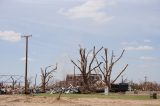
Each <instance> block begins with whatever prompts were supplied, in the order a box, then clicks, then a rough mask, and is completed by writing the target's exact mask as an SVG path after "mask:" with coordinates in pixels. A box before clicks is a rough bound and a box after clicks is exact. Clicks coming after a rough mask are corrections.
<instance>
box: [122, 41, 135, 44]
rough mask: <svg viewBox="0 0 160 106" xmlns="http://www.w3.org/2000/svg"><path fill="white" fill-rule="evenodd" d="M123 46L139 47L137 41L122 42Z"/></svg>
mask: <svg viewBox="0 0 160 106" xmlns="http://www.w3.org/2000/svg"><path fill="white" fill-rule="evenodd" d="M121 44H122V45H137V44H138V42H137V41H132V42H121Z"/></svg>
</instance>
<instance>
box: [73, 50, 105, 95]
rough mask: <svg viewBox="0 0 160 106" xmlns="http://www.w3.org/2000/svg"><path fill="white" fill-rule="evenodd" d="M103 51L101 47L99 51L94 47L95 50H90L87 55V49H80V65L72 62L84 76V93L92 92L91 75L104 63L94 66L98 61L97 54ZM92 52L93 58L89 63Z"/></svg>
mask: <svg viewBox="0 0 160 106" xmlns="http://www.w3.org/2000/svg"><path fill="white" fill-rule="evenodd" d="M102 49H103V47H101V48H100V49H99V50H98V51H96V49H95V47H93V50H90V51H89V52H87V53H86V49H85V48H82V47H80V50H79V54H80V59H79V60H78V63H76V62H74V61H73V60H71V62H72V63H73V64H74V65H75V66H76V67H77V68H78V69H79V71H80V72H81V74H82V77H83V87H84V90H85V91H84V92H88V91H91V89H90V79H89V77H90V74H91V72H92V71H93V70H95V69H96V68H98V67H99V66H100V65H101V64H102V62H100V63H98V64H97V65H95V64H94V66H93V62H94V61H95V59H96V56H97V54H98V53H99V52H100V51H101V50H102ZM91 52H92V57H91V60H90V61H89V58H88V57H89V55H90V53H91Z"/></svg>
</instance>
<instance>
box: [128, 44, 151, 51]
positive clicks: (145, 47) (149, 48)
mask: <svg viewBox="0 0 160 106" xmlns="http://www.w3.org/2000/svg"><path fill="white" fill-rule="evenodd" d="M125 49H126V50H138V51H139V50H142V51H143V50H153V49H154V48H153V47H152V46H147V45H146V46H137V47H135V46H129V47H126V48H125Z"/></svg>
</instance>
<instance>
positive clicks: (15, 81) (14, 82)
mask: <svg viewBox="0 0 160 106" xmlns="http://www.w3.org/2000/svg"><path fill="white" fill-rule="evenodd" d="M11 79H12V89H13V90H14V88H15V85H16V83H17V80H15V79H14V78H13V77H12V76H11Z"/></svg>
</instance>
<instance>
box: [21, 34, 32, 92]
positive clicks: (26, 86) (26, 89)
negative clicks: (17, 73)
mask: <svg viewBox="0 0 160 106" xmlns="http://www.w3.org/2000/svg"><path fill="white" fill-rule="evenodd" d="M31 36H32V35H25V36H22V38H25V39H26V65H25V94H28V93H29V92H28V80H27V71H28V70H27V69H28V38H29V37H31Z"/></svg>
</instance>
